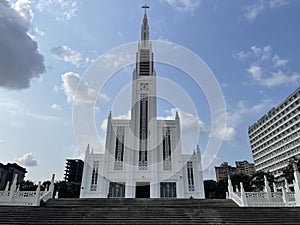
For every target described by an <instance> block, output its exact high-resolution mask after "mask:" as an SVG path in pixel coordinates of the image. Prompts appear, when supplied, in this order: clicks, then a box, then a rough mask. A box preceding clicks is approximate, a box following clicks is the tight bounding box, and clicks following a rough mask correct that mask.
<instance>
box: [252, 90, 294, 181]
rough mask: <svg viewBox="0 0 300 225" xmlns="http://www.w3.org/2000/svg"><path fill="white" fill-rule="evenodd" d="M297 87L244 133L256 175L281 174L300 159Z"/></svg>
mask: <svg viewBox="0 0 300 225" xmlns="http://www.w3.org/2000/svg"><path fill="white" fill-rule="evenodd" d="M299 99H300V87H299V88H298V89H297V90H296V91H294V92H293V93H292V94H291V95H290V96H288V97H287V98H286V99H285V100H284V101H283V102H282V103H281V104H280V105H278V106H277V107H274V108H272V109H271V110H270V111H269V112H268V113H267V114H266V115H264V116H263V117H262V118H261V119H259V120H258V121H257V122H256V123H254V124H253V125H252V126H250V127H249V129H248V134H249V140H250V145H251V149H252V154H253V159H254V164H255V169H256V171H265V172H268V171H269V172H271V173H272V174H273V175H274V176H275V177H278V176H280V175H281V174H282V169H283V168H285V167H286V166H287V165H288V164H289V163H290V160H291V159H292V158H293V157H297V156H299V155H300V102H299V101H300V100H299Z"/></svg>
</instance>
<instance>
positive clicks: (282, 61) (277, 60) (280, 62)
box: [272, 54, 289, 67]
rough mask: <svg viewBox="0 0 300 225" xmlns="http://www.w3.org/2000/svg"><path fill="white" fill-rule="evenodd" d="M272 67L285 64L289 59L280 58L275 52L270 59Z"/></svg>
mask: <svg viewBox="0 0 300 225" xmlns="http://www.w3.org/2000/svg"><path fill="white" fill-rule="evenodd" d="M272 61H273V63H274V67H282V66H285V65H286V64H287V63H288V62H289V61H288V60H287V59H281V58H280V57H279V56H278V55H277V54H276V55H275V56H274V57H273V59H272Z"/></svg>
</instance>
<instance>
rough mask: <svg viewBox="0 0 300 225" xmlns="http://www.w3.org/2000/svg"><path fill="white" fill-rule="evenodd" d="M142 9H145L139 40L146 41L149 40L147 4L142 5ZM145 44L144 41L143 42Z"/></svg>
mask: <svg viewBox="0 0 300 225" xmlns="http://www.w3.org/2000/svg"><path fill="white" fill-rule="evenodd" d="M142 8H143V9H145V14H144V19H143V24H142V29H141V41H148V40H149V26H148V18H147V9H149V6H148V5H146V4H145V5H143V6H142ZM144 44H145V43H144Z"/></svg>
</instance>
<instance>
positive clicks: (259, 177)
mask: <svg viewBox="0 0 300 225" xmlns="http://www.w3.org/2000/svg"><path fill="white" fill-rule="evenodd" d="M264 176H266V177H267V180H268V182H269V185H270V187H272V186H273V182H274V180H275V179H274V176H273V174H271V173H270V172H267V173H266V172H263V171H259V172H256V173H254V174H253V175H252V176H251V187H252V188H253V191H256V192H258V191H263V189H264V187H265V183H264Z"/></svg>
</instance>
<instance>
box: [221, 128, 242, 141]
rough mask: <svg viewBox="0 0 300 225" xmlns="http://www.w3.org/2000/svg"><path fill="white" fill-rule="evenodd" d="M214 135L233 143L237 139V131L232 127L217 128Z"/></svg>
mask: <svg viewBox="0 0 300 225" xmlns="http://www.w3.org/2000/svg"><path fill="white" fill-rule="evenodd" d="M216 137H217V138H219V139H222V138H223V140H224V141H226V142H229V143H235V142H237V141H239V137H238V134H237V131H236V129H235V128H234V127H223V128H218V129H217V131H216Z"/></svg>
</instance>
